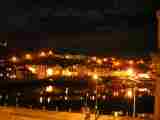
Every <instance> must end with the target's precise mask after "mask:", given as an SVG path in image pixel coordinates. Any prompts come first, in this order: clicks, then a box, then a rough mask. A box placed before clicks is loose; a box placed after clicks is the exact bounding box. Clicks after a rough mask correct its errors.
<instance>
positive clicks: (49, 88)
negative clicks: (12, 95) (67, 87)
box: [46, 85, 53, 93]
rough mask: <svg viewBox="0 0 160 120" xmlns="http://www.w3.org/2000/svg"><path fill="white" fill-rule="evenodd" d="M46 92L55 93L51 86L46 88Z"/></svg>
mask: <svg viewBox="0 0 160 120" xmlns="http://www.w3.org/2000/svg"><path fill="white" fill-rule="evenodd" d="M46 92H49V93H50V92H53V87H52V86H51V85H49V86H47V87H46Z"/></svg>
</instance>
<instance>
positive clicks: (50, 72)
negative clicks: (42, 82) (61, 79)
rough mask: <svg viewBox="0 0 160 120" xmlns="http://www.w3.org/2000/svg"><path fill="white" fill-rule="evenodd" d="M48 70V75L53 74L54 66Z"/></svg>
mask: <svg viewBox="0 0 160 120" xmlns="http://www.w3.org/2000/svg"><path fill="white" fill-rule="evenodd" d="M46 72H47V76H48V77H50V76H52V75H53V69H52V68H48V69H47V71H46Z"/></svg>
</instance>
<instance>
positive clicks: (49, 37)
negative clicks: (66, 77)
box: [0, 0, 155, 52]
mask: <svg viewBox="0 0 160 120" xmlns="http://www.w3.org/2000/svg"><path fill="white" fill-rule="evenodd" d="M15 1H16V2H15ZM52 2H53V1H52ZM91 2H92V4H91ZM105 2H106V0H102V1H99V2H93V1H88V2H84V1H80V0H79V1H76V2H75V1H72V0H69V1H54V3H47V2H45V1H38V0H37V1H36V0H24V1H21V0H13V1H12V0H11V1H9V0H6V1H5V2H4V1H3V3H2V4H0V8H1V9H2V8H3V10H0V12H1V21H2V22H1V23H0V24H1V28H0V29H2V30H3V31H4V32H3V33H0V37H1V39H2V40H4V39H6V40H8V44H9V47H12V48H42V47H52V48H78V49H79V48H81V49H86V50H88V51H91V52H95V51H100V52H124V51H127V52H138V51H143V52H145V51H148V50H151V49H153V48H154V47H155V46H154V44H155V43H154V42H152V41H153V36H152V35H151V36H150V38H148V36H147V35H148V28H149V27H148V24H150V27H152V22H153V21H152V20H151V21H148V16H150V11H151V10H150V9H147V10H146V11H147V12H146V11H145V10H144V7H145V4H144V1H143V0H142V1H140V0H123V2H122V0H110V1H107V4H106V3H105ZM8 3H10V4H8ZM5 6H7V7H5ZM3 11H5V13H4V12H3ZM148 11H149V12H148ZM146 13H147V14H146Z"/></svg>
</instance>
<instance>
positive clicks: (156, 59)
mask: <svg viewBox="0 0 160 120" xmlns="http://www.w3.org/2000/svg"><path fill="white" fill-rule="evenodd" d="M156 17H157V41H158V50H160V10H159V11H158V12H157V14H156ZM152 57H153V58H152V60H153V63H154V64H155V65H156V89H155V108H154V109H155V110H154V111H155V116H154V117H155V118H154V120H160V114H159V113H160V92H159V91H160V77H159V76H160V73H159V72H160V70H159V69H160V68H159V67H158V66H159V64H160V53H159V52H158V53H157V54H155V55H153V56H152Z"/></svg>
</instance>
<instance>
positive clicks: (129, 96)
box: [126, 89, 133, 98]
mask: <svg viewBox="0 0 160 120" xmlns="http://www.w3.org/2000/svg"><path fill="white" fill-rule="evenodd" d="M126 97H128V98H132V97H133V92H132V90H131V89H129V90H128V91H127V94H126Z"/></svg>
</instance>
